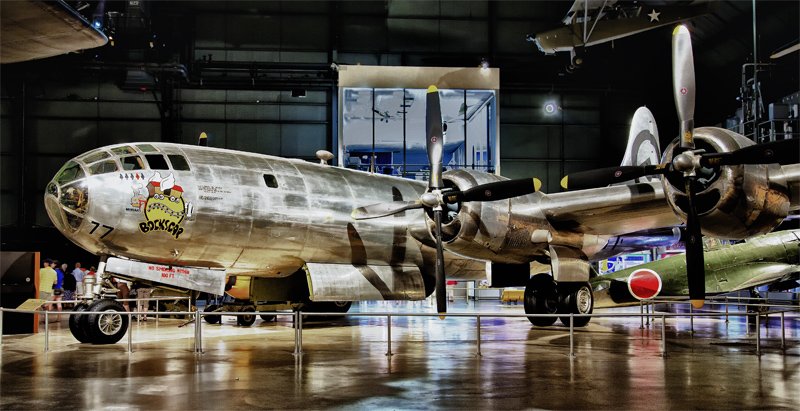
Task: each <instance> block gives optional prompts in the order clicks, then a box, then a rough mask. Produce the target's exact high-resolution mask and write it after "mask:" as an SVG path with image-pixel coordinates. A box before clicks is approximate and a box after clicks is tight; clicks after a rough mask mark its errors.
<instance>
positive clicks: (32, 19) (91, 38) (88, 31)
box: [0, 1, 108, 64]
mask: <svg viewBox="0 0 800 411" xmlns="http://www.w3.org/2000/svg"><path fill="white" fill-rule="evenodd" d="M0 17H1V19H0V30H1V31H0V63H3V64H5V63H17V62H21V61H28V60H36V59H41V58H45V57H52V56H57V55H59V54H65V53H70V52H74V51H78V50H85V49H90V48H94V47H100V46H102V45H104V44H106V43H107V42H108V38H106V36H105V35H104V34H103V33H102V32H100V31H99V30H97V29H95V28H94V27H92V25H91V23H89V22H88V21H86V20H85V19H84V18H83V17H81V16H80V15H79V14H78V13H77V12H75V11H74V10H72V9H71V8H70V7H69V6H67V5H66V4H65V3H64V2H63V1H58V2H43V1H4V2H2V5H0Z"/></svg>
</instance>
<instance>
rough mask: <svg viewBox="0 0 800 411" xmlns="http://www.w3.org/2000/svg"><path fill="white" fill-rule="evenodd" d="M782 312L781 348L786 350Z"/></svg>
mask: <svg viewBox="0 0 800 411" xmlns="http://www.w3.org/2000/svg"><path fill="white" fill-rule="evenodd" d="M783 314H784V312H783V311H781V350H783V351H786V328H785V327H784V325H785V324H784V322H783V321H784V320H783Z"/></svg>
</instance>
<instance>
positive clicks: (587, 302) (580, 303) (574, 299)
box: [558, 283, 594, 327]
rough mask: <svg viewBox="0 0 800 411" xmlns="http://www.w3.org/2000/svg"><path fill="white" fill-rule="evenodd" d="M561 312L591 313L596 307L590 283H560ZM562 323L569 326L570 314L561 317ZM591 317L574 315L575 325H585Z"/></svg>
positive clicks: (559, 309) (559, 310)
mask: <svg viewBox="0 0 800 411" xmlns="http://www.w3.org/2000/svg"><path fill="white" fill-rule="evenodd" d="M562 288H563V289H562ZM558 291H559V295H560V297H561V298H560V299H559V300H560V301H559V307H558V312H559V314H591V313H592V310H593V309H594V295H593V294H592V288H591V287H590V286H589V283H577V284H574V283H562V284H559V290H558ZM560 319H561V323H562V324H564V325H566V326H567V327H569V316H567V317H560ZM589 320H591V318H589V317H573V324H574V325H575V327H585V326H586V324H589Z"/></svg>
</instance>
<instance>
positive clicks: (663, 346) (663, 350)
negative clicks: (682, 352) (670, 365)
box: [661, 315, 667, 358]
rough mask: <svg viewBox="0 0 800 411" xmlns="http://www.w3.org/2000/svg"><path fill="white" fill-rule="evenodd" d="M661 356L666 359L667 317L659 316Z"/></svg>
mask: <svg viewBox="0 0 800 411" xmlns="http://www.w3.org/2000/svg"><path fill="white" fill-rule="evenodd" d="M661 356H662V357H664V358H667V317H666V316H665V315H662V316H661Z"/></svg>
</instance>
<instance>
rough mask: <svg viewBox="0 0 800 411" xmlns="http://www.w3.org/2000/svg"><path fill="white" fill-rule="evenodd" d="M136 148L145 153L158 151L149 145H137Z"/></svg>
mask: <svg viewBox="0 0 800 411" xmlns="http://www.w3.org/2000/svg"><path fill="white" fill-rule="evenodd" d="M136 148H138V149H139V150H142V151H143V152H145V153H153V152H156V151H158V150H156V148H155V147H153V146H151V145H150V144H139V145H137V146H136Z"/></svg>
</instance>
